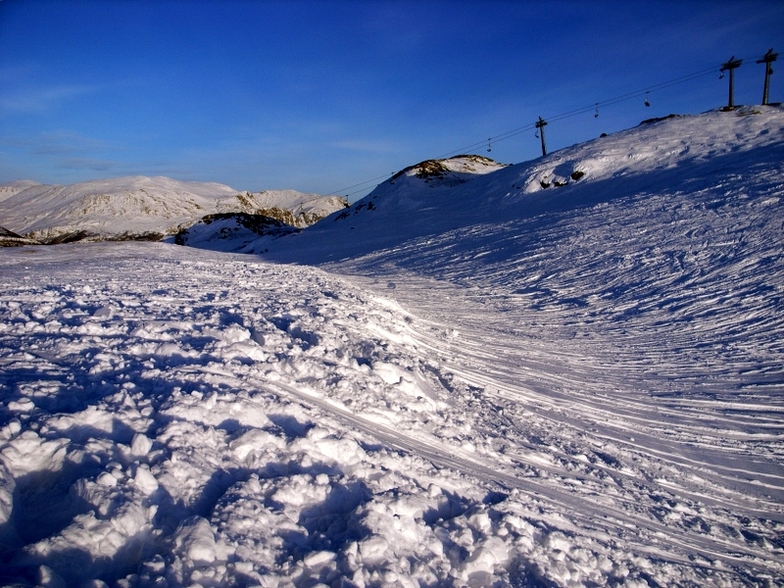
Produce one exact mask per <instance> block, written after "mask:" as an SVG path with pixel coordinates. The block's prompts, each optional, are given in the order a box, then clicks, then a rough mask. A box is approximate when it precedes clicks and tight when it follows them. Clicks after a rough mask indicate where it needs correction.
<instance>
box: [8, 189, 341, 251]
mask: <svg viewBox="0 0 784 588" xmlns="http://www.w3.org/2000/svg"><path fill="white" fill-rule="evenodd" d="M19 188H22V189H19ZM2 189H3V187H0V190H2ZM5 190H6V191H8V192H9V194H10V193H11V192H13V191H14V190H16V192H15V193H13V194H11V195H9V197H7V198H5V199H2V200H0V219H2V222H3V225H4V226H6V227H7V228H9V229H10V230H13V231H14V232H16V233H19V234H24V235H26V236H29V237H32V238H35V239H39V240H43V241H51V240H58V239H59V240H63V239H73V238H76V237H78V238H79V239H80V240H82V239H85V238H88V239H90V238H92V239H104V238H123V237H125V238H133V237H139V236H142V237H144V236H149V237H151V238H160V237H161V236H163V235H170V234H173V233H175V232H177V230H178V229H180V228H182V227H187V226H190V225H191V224H193V223H195V222H196V221H197V220H198V219H200V218H202V217H203V216H205V215H208V214H215V213H231V212H242V213H247V214H265V213H266V214H267V215H271V216H274V217H280V220H283V221H284V222H286V221H291V222H292V223H294V224H295V226H307V225H308V224H311V223H312V222H315V221H316V220H318V219H319V218H321V217H323V216H326V215H327V214H329V213H330V212H333V211H334V210H338V209H340V208H343V207H344V202H343V201H342V199H337V198H327V197H321V196H319V195H317V194H303V193H300V192H296V191H294V190H282V191H266V192H260V193H248V192H243V193H240V192H238V191H237V190H235V189H233V188H231V187H229V186H226V185H223V184H216V183H204V182H183V181H180V180H173V179H171V178H165V177H152V178H150V177H146V176H133V177H126V178H114V179H109V180H95V181H91V182H83V183H80V184H72V185H69V186H48V185H41V184H35V185H32V186H29V187H27V188H26V189H24V186H22V185H20V183H19V182H14V183H12V184H6V185H5Z"/></svg>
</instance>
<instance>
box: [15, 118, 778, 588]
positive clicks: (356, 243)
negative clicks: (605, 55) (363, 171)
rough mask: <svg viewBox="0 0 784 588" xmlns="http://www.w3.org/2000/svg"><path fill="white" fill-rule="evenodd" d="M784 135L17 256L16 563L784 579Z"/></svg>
mask: <svg viewBox="0 0 784 588" xmlns="http://www.w3.org/2000/svg"><path fill="white" fill-rule="evenodd" d="M782 130H784V113H782V110H781V109H779V108H775V107H769V108H763V107H757V108H745V109H739V110H737V111H734V112H710V113H707V114H704V115H700V116H695V117H683V118H672V119H668V120H664V121H659V122H654V123H650V124H646V125H642V126H640V127H638V128H635V129H631V130H629V131H626V132H624V133H619V134H617V135H613V136H609V137H604V138H601V139H597V140H596V141H592V142H589V143H586V144H583V145H576V146H574V147H572V148H569V149H565V150H562V151H560V152H557V153H553V154H551V155H550V156H548V157H545V158H541V159H537V160H535V161H532V162H528V163H524V164H519V165H514V166H501V165H500V164H495V163H493V162H490V161H488V160H485V159H472V158H456V159H453V160H446V161H443V162H423V164H422V165H417V166H412V167H411V168H409V169H407V170H404V171H403V172H402V173H401V174H400V175H398V176H397V177H395V178H393V179H394V183H392V181H389V182H386V183H384V184H382V185H380V186H379V187H378V188H377V189H376V190H375V191H374V192H373V193H372V194H371V195H369V196H368V198H366V199H364V200H363V201H360V202H358V203H356V204H355V205H354V206H352V207H350V208H347V209H345V210H341V211H338V212H336V213H335V214H333V215H332V216H330V217H328V218H327V219H325V220H323V221H321V222H320V223H318V224H316V225H314V226H312V227H310V228H307V229H304V230H302V231H299V232H298V233H296V234H291V235H287V236H277V238H274V239H273V238H272V236H271V235H270V236H265V237H262V238H259V239H252V240H248V241H242V242H241V241H240V240H235V241H234V242H231V241H227V242H224V243H222V244H220V245H215V244H214V243H211V244H209V246H216V247H217V246H227V247H232V248H234V247H240V248H244V249H245V250H247V251H251V250H254V249H255V250H258V251H259V252H260V253H259V254H258V255H234V254H226V253H221V252H213V251H205V250H199V249H194V248H190V247H177V246H174V245H169V244H165V243H108V242H106V243H81V244H66V245H60V246H57V247H18V248H8V249H5V250H2V251H0V272H2V275H3V280H2V281H0V403H1V404H0V583H2V584H4V585H14V586H38V585H43V586H62V585H73V586H83V585H91V586H103V585H110V586H185V585H187V586H191V585H200V586H205V587H206V586H215V587H217V586H221V587H223V586H225V587H229V586H265V587H270V586H278V587H283V586H287V587H291V586H294V587H296V588H313V587H321V586H330V587H334V588H339V587H344V588H345V587H363V588H369V587H373V588H376V587H382V586H384V587H386V586H401V587H416V588H425V587H427V588H433V587H453V586H454V587H464V586H470V587H493V588H499V587H504V586H516V587H522V586H539V587H541V586H547V587H569V586H628V587H644V586H649V587H653V586H668V587H669V586H679V587H693V586H716V587H727V586H766V585H771V586H774V585H782V584H784V466H783V465H782V464H784V443H782V441H784V431H783V430H782V416H783V415H784V367H783V366H784V360H783V359H784V247H782V245H783V243H782V238H783V236H784V201H783V199H784V184H782V177H784V174H783V172H784V163H783V162H784V133H782ZM470 168H473V169H470ZM577 172H580V173H577ZM217 222H218V221H217V220H216V221H215V222H213V225H215V224H216V223H217ZM11 228H12V229H13V227H11ZM223 228H227V226H223ZM228 228H231V225H228ZM265 249H268V250H269V251H268V252H267V253H263V251H264V250H265ZM270 259H272V260H287V261H295V262H297V263H296V264H285V265H284V264H279V263H270V262H269V260H270ZM313 264H320V266H321V267H319V268H316V267H313Z"/></svg>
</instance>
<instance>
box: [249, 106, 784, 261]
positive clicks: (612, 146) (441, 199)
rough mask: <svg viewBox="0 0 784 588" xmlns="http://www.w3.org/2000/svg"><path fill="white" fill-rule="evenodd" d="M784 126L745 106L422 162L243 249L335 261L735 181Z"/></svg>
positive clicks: (756, 163)
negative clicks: (538, 147)
mask: <svg viewBox="0 0 784 588" xmlns="http://www.w3.org/2000/svg"><path fill="white" fill-rule="evenodd" d="M782 130H784V110H783V109H782V108H781V107H776V106H756V107H744V108H740V109H737V110H734V111H729V112H725V111H720V110H716V111H710V112H707V113H703V114H700V115H693V116H671V117H667V118H665V119H661V120H653V121H647V122H645V123H643V124H640V125H639V126H638V127H635V128H632V129H629V130H626V131H622V132H618V133H615V134H612V135H609V136H605V137H601V138H598V139H595V140H592V141H588V142H586V143H581V144H578V145H574V146H572V147H568V148H566V149H562V150H560V151H557V152H554V153H551V154H549V155H547V156H546V157H542V158H539V159H536V160H533V161H529V162H524V163H520V164H516V165H510V166H505V165H501V164H498V163H496V162H493V161H492V160H488V159H487V158H484V157H477V156H459V157H456V158H453V159H447V160H435V161H426V162H422V163H420V164H418V165H415V166H412V167H410V168H407V169H405V170H403V171H401V172H399V173H398V174H396V175H395V176H393V177H392V178H390V179H389V180H387V181H386V182H384V183H382V184H380V185H379V186H377V187H376V189H375V190H373V192H371V193H370V194H369V195H368V196H366V197H365V198H363V199H362V200H359V201H358V202H356V203H354V204H353V205H352V206H351V207H349V208H347V209H346V210H343V211H339V212H337V213H334V214H333V215H332V216H331V217H330V218H328V219H325V220H324V221H323V222H321V223H319V224H318V225H316V226H313V227H310V228H308V229H307V230H305V231H303V232H302V233H301V234H298V235H295V236H292V237H291V238H286V239H280V240H276V241H275V242H274V243H269V242H268V240H265V239H261V240H259V241H258V242H257V243H255V244H251V245H249V246H247V247H246V249H245V250H246V251H248V252H253V251H257V252H263V251H266V250H268V256H270V257H273V258H275V259H279V260H287V261H309V262H316V263H318V262H328V261H336V260H340V259H346V258H351V257H356V256H361V255H364V254H369V253H371V252H373V251H378V250H383V249H385V248H389V247H396V246H400V245H401V244H402V243H405V242H408V241H411V240H412V239H419V238H422V237H424V236H427V235H436V234H443V233H444V232H449V231H454V230H455V229H458V228H460V227H468V226H471V225H476V224H482V223H490V224H499V223H506V222H508V221H510V220H511V219H516V218H521V217H523V216H525V217H531V216H532V215H536V214H542V213H545V212H547V211H548V210H550V211H552V210H564V209H568V208H582V207H590V206H598V205H601V204H602V203H607V202H610V201H613V200H615V199H622V198H625V197H629V196H631V195H642V194H682V193H684V192H687V191H689V192H691V191H694V192H699V191H701V190H703V191H704V190H705V189H707V188H708V187H710V186H716V185H718V184H721V183H722V182H729V181H732V179H733V178H736V177H737V174H736V173H735V172H732V171H729V170H734V169H744V170H750V169H752V168H759V169H760V170H762V169H766V168H767V167H768V166H778V167H777V168H780V165H781V161H782V160H784V156H783V155H782V144H783V143H784V133H782ZM749 173H750V174H751V176H752V178H753V177H754V174H753V173H752V172H749ZM711 194H712V193H711ZM462 238H463V239H465V238H467V236H466V235H463V236H462ZM326 244H328V245H326ZM464 244H465V242H464Z"/></svg>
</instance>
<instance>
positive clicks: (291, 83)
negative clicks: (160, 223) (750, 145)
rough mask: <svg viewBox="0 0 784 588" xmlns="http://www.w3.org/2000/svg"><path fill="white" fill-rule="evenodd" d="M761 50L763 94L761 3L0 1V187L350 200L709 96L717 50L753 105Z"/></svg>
mask: <svg viewBox="0 0 784 588" xmlns="http://www.w3.org/2000/svg"><path fill="white" fill-rule="evenodd" d="M770 48H773V50H774V51H775V52H778V51H781V52H782V56H781V59H780V61H779V62H777V63H775V64H774V69H775V70H777V71H776V73H774V75H773V76H772V77H771V87H770V100H771V101H772V102H773V101H782V100H784V2H780V1H768V2H759V1H754V0H743V1H737V2H721V1H717V0H711V1H690V0H681V1H678V2H654V1H649V2H634V1H624V2H621V1H618V2H600V1H587V0H583V1H578V2H557V1H554V2H544V1H542V2H526V1H516V2H515V1H486V0H484V1H476V0H475V1H470V2H468V1H440V2H436V1H430V0H416V1H412V2H408V1H381V0H378V1H365V2H362V1H359V0H354V1H348V0H346V1H332V2H331V1H317V0H310V1H266V2H265V1H256V2H254V1H250V0H246V1H240V0H234V1H230V0H223V1H221V0H210V1H207V0H203V1H198V0H194V1H184V0H180V1H168V0H158V1H152V0H150V1H146V0H145V1H142V0H126V1H123V0H56V1H45V0H0V182H7V181H12V180H18V179H32V180H36V181H39V182H43V183H73V182H78V181H84V180H90V179H97V178H106V177H117V176H126V175H165V176H170V177H173V178H177V179H183V180H198V181H215V182H221V183H225V184H228V185H230V186H232V187H234V188H236V189H238V190H251V191H257V190H263V189H283V188H293V189H296V190H300V191H303V192H316V193H320V194H327V193H332V192H335V193H342V194H348V193H350V192H356V191H357V190H360V192H356V193H354V194H352V200H355V199H357V198H358V197H361V196H362V195H364V194H365V193H367V192H368V191H369V190H370V189H371V188H372V187H373V186H374V185H375V184H376V183H378V182H379V181H381V180H383V179H384V178H383V177H379V176H384V175H389V174H391V173H393V172H396V171H398V170H399V169H401V168H403V167H406V166H408V165H412V164H414V163H417V162H418V161H421V160H423V159H428V158H436V157H441V156H444V155H447V154H455V153H457V152H461V151H469V152H475V153H479V154H481V155H488V156H491V157H493V158H494V159H497V160H498V161H502V162H505V163H517V162H520V161H525V160H529V159H533V158H536V157H538V156H539V155H540V154H541V151H540V144H539V140H538V139H536V138H535V136H534V130H533V129H532V128H530V127H531V126H532V125H533V123H534V122H535V121H536V119H537V117H539V116H542V117H544V118H545V119H548V118H550V119H555V120H551V122H550V123H549V124H548V126H547V128H546V133H547V135H546V136H547V144H548V148H549V150H551V151H553V150H556V149H558V148H561V147H565V146H568V145H570V144H573V143H575V142H578V141H583V140H586V139H590V138H593V137H596V136H598V135H599V134H601V133H602V132H607V133H609V132H613V131H616V130H620V129H623V128H628V127H630V126H634V125H636V124H638V123H639V122H640V121H641V120H643V119H645V118H650V117H654V116H663V115H666V114H669V113H684V114H685V113H699V112H704V111H706V110H709V109H712V108H716V107H720V106H723V105H724V104H726V102H727V81H728V80H727V78H725V79H719V68H720V66H721V64H722V63H723V62H725V61H727V60H728V59H729V58H730V57H732V56H735V57H736V58H742V59H744V60H745V61H744V63H743V65H742V66H741V67H740V68H739V69H737V70H736V71H735V85H736V92H735V102H736V103H738V104H759V103H760V102H761V99H762V88H763V78H764V71H765V70H764V66H763V65H758V64H756V63H755V61H756V60H757V59H759V58H761V57H762V56H763V55H764V54H765V52H766V51H767V50H768V49H770ZM779 72H780V73H779ZM693 74H694V75H693ZM683 78H686V79H687V81H684V82H681V83H678V84H674V85H668V84H667V83H668V82H670V81H674V80H680V79H683ZM662 85H663V86H664V87H661V86H662ZM646 89H651V91H650V94H649V95H647V96H646V95H645V90H646ZM640 92H642V93H640ZM630 94H631V95H632V96H631V97H629V98H628V99H625V100H621V101H619V102H615V99H616V98H619V97H623V96H627V95H630ZM646 97H647V98H648V100H649V102H650V104H651V106H650V107H646V106H645V105H644V101H645V98H646ZM597 102H598V103H599V108H598V114H599V116H598V117H597V116H595V115H596V113H597V112H596V111H597V109H596V108H595V106H594V105H595V103H597ZM574 111H581V112H578V113H577V114H574V115H573V116H568V117H562V116H561V115H564V114H567V113H570V112H574ZM516 129H519V130H520V132H519V133H510V131H515V130H516ZM507 135H511V136H507ZM489 137H495V138H497V139H496V140H495V141H492V142H491V143H492V144H491V146H492V152H490V153H488V152H487V145H486V144H485V143H486V141H487V139H488V138H489ZM505 137H506V138H505ZM373 178H378V179H376V180H375V181H372V182H369V183H368V184H367V185H366V186H359V187H356V188H349V186H352V185H354V184H358V183H361V182H365V181H368V180H371V179H373Z"/></svg>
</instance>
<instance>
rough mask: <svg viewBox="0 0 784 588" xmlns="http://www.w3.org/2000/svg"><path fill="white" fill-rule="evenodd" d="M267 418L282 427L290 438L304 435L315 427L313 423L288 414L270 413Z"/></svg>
mask: <svg viewBox="0 0 784 588" xmlns="http://www.w3.org/2000/svg"><path fill="white" fill-rule="evenodd" d="M267 418H268V419H269V420H271V421H272V422H273V423H274V424H275V425H276V426H278V427H280V428H281V430H282V431H283V432H284V433H285V435H286V436H287V437H288V438H289V439H296V438H297V437H304V436H305V435H307V434H308V431H309V430H310V429H311V428H313V423H300V422H299V421H298V420H297V419H296V418H294V417H293V416H291V415H287V414H268V415H267Z"/></svg>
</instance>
